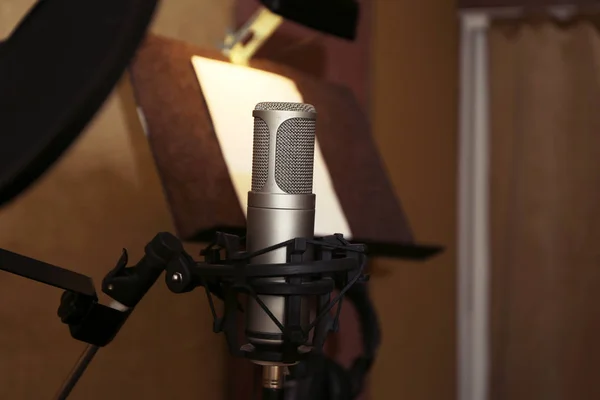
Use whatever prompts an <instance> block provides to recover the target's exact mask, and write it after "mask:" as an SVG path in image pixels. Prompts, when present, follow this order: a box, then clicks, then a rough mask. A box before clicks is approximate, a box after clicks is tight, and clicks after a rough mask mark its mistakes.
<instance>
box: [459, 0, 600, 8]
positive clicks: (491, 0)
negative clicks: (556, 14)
mask: <svg viewBox="0 0 600 400" xmlns="http://www.w3.org/2000/svg"><path fill="white" fill-rule="evenodd" d="M599 4H600V0H458V7H459V8H501V7H526V8H532V9H535V8H543V7H548V6H559V5H562V6H595V5H599Z"/></svg>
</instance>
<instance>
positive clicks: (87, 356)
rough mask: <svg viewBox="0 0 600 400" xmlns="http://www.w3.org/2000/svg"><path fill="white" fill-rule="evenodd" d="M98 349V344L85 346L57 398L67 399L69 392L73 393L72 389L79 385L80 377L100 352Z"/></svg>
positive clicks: (58, 399)
mask: <svg viewBox="0 0 600 400" xmlns="http://www.w3.org/2000/svg"><path fill="white" fill-rule="evenodd" d="M98 349H99V347H98V346H93V345H91V344H90V345H88V346H87V347H86V348H85V350H84V351H83V353H82V354H81V356H80V357H79V359H78V360H77V363H76V364H75V366H74V367H73V369H72V370H71V373H70V374H69V376H68V377H67V379H66V380H65V382H64V383H63V385H62V387H61V388H60V391H59V392H58V395H57V396H56V397H55V400H65V399H66V398H67V397H69V394H71V391H72V390H73V388H74V387H75V385H77V382H79V379H81V376H82V375H83V373H84V372H85V370H86V368H87V367H88V365H90V362H91V361H92V359H93V358H94V356H95V355H96V353H97V352H98Z"/></svg>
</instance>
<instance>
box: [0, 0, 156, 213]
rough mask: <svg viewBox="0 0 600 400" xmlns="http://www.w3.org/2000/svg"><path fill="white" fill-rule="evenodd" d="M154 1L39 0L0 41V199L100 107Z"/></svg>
mask: <svg viewBox="0 0 600 400" xmlns="http://www.w3.org/2000/svg"><path fill="white" fill-rule="evenodd" d="M157 4H158V0H86V1H80V0H44V1H38V3H37V4H36V5H35V6H34V7H33V8H32V9H31V10H30V11H29V12H28V13H27V15H26V16H25V17H24V18H23V19H22V20H21V22H20V23H19V25H18V26H17V27H16V28H15V30H14V31H13V32H12V34H11V35H10V36H9V37H8V38H7V39H6V41H5V42H3V43H2V46H1V47H0V93H1V94H2V95H1V96H0V205H2V204H4V203H6V202H8V201H10V200H12V199H13V198H14V197H16V196H17V195H18V194H20V193H21V192H22V191H24V190H25V189H27V188H28V187H29V186H30V185H31V184H32V183H33V182H34V181H35V180H36V179H37V178H38V177H40V176H41V175H42V174H43V173H44V172H45V171H46V170H47V169H48V168H49V167H50V166H51V165H52V164H53V163H54V162H55V161H56V160H57V159H58V158H59V157H60V156H61V155H62V154H63V152H64V151H65V150H66V149H67V148H68V147H69V145H70V144H71V143H72V142H73V141H74V140H75V139H76V138H77V136H78V135H79V134H80V133H81V132H82V130H83V129H84V128H85V126H86V125H87V124H88V123H89V121H90V120H91V119H92V118H93V116H94V115H95V114H96V112H97V111H98V109H100V107H101V106H102V104H103V103H104V101H105V100H106V98H107V97H108V95H109V94H110V92H111V91H112V89H113V87H114V86H115V85H116V83H117V82H118V80H119V79H120V77H121V75H122V74H123V72H124V70H125V68H126V67H127V65H128V64H129V62H130V60H131V58H132V57H133V55H134V53H135V51H136V49H137V47H138V46H139V44H140V42H141V41H142V39H143V38H144V36H145V32H146V30H147V28H148V25H149V24H150V22H151V20H152V16H153V15H154V11H155V9H156V7H157Z"/></svg>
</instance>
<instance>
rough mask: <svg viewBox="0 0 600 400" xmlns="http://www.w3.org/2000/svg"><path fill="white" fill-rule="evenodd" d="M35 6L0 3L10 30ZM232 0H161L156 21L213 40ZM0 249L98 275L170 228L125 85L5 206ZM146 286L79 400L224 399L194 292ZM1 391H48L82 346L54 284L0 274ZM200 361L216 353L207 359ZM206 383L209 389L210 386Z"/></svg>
mask: <svg viewBox="0 0 600 400" xmlns="http://www.w3.org/2000/svg"><path fill="white" fill-rule="evenodd" d="M32 3H33V1H32V0H4V1H3V2H2V4H0V29H1V30H0V37H5V36H6V35H7V34H8V33H9V32H10V30H11V29H12V27H13V26H14V25H15V24H16V23H17V21H18V20H19V18H21V17H22V15H23V14H24V13H25V12H26V10H27V9H28V8H29V7H30V6H31V4H32ZM231 5H232V0H225V1H224V0H218V1H215V0H174V1H164V2H163V5H162V7H161V8H160V10H159V13H158V16H157V18H156V20H155V23H154V25H153V30H154V31H155V32H158V33H162V34H167V35H169V36H172V37H177V38H181V39H185V40H187V41H191V42H194V43H198V44H200V45H204V46H215V45H216V44H217V43H218V41H219V39H221V38H222V37H223V34H224V32H225V31H226V29H227V27H228V24H229V22H230V18H231V16H232V12H231ZM0 226H2V229H1V230H0V247H2V248H6V249H9V250H13V251H16V252H20V253H23V254H27V255H29V256H32V257H35V258H39V259H41V260H44V261H47V262H51V263H55V264H57V265H60V266H63V267H66V268H69V269H72V270H76V271H79V272H82V273H84V274H88V275H91V276H92V277H94V279H95V282H96V283H97V284H98V283H99V282H100V280H101V279H102V277H103V276H104V274H106V272H108V270H109V269H111V268H112V267H113V266H114V264H115V262H116V260H117V259H118V257H119V255H120V252H121V248H122V247H127V248H128V249H129V250H130V256H131V257H130V260H132V261H134V260H137V259H139V257H140V256H141V255H142V253H143V246H144V245H145V243H146V242H148V241H149V240H150V239H151V238H152V237H153V236H154V235H155V234H156V233H157V232H159V231H161V230H170V231H172V230H173V227H172V223H171V220H170V215H169V213H168V210H167V206H166V202H165V200H164V198H163V194H162V190H161V187H160V183H159V181H158V178H157V175H156V171H155V167H154V163H153V161H152V158H151V155H150V152H149V148H148V144H147V142H146V140H145V138H144V136H143V133H142V131H141V129H140V126H139V123H138V121H137V119H136V117H135V109H134V108H133V99H132V95H131V89H130V86H129V84H128V82H127V81H126V80H124V81H123V82H121V84H120V85H119V87H118V88H117V89H116V90H115V93H113V95H112V96H111V97H110V99H109V100H108V101H107V102H106V104H105V106H104V108H103V109H102V111H101V112H100V113H99V115H98V116H97V117H96V118H95V120H94V121H93V123H92V124H91V125H90V126H89V127H88V129H87V130H86V131H85V132H84V134H83V135H82V136H81V137H80V139H79V141H78V142H77V143H76V144H75V145H74V146H73V147H72V148H71V149H70V150H69V151H68V153H67V154H66V156H65V157H63V158H62V159H61V160H60V161H59V162H58V163H57V164H56V165H55V166H54V167H53V168H52V170H51V171H50V172H49V173H48V174H46V175H45V176H44V177H43V178H42V179H40V180H39V181H38V182H37V183H36V185H35V186H34V187H33V188H31V189H30V190H29V191H27V192H26V193H25V194H24V195H22V196H21V197H20V198H19V199H18V200H17V201H14V202H13V203H12V204H10V205H8V206H6V207H4V208H3V209H2V210H0ZM163 282H164V281H163V280H162V279H161V280H159V282H158V284H157V285H156V286H155V288H153V290H151V291H150V292H149V294H148V295H147V297H146V298H145V299H144V301H142V302H141V303H140V305H139V308H138V309H137V310H136V311H135V312H134V314H133V315H132V317H131V318H130V320H129V321H128V323H127V325H125V327H124V329H123V331H122V332H121V334H120V335H119V336H118V337H117V339H116V340H115V342H114V343H113V344H111V345H110V346H108V347H107V348H106V349H102V350H101V351H100V352H99V353H98V356H97V358H96V360H95V361H94V362H93V363H92V364H91V366H90V369H89V371H88V373H87V374H86V375H85V376H84V378H83V379H82V381H81V384H80V385H79V386H78V387H77V388H76V389H75V391H74V392H73V396H72V398H73V399H74V400H76V399H90V400H92V399H108V398H111V399H133V398H139V399H166V398H169V399H188V398H197V396H198V393H199V392H198V391H199V390H203V391H205V390H206V392H204V393H203V395H202V396H201V397H202V398H203V399H219V398H222V390H221V388H223V387H224V365H225V364H224V357H225V356H224V355H225V348H224V346H223V338H222V337H221V336H218V335H215V334H213V333H212V329H211V326H212V325H211V324H212V321H211V318H210V315H209V310H208V306H207V304H206V301H205V299H204V298H203V297H202V295H201V294H199V293H192V294H188V295H173V294H171V293H170V292H168V290H167V289H166V287H165V285H164V283H163ZM0 293H1V296H0V301H1V302H2V304H3V306H2V307H0V326H1V328H0V354H2V356H1V357H0V376H2V379H0V397H1V398H13V399H35V400H37V399H47V398H51V397H52V395H53V393H54V392H55V391H56V390H57V389H58V387H59V386H60V384H61V382H62V380H63V379H64V378H65V377H66V375H67V374H68V372H69V370H70V368H71V366H72V364H73V363H74V362H75V360H76V359H77V357H78V355H79V353H80V352H81V351H82V349H83V344H82V343H79V342H76V341H74V340H73V339H71V338H70V336H69V334H68V330H67V327H66V326H64V325H62V324H61V323H60V321H59V319H58V318H57V317H56V310H57V307H58V304H59V298H60V291H59V290H56V289H53V288H48V287H44V286H43V285H39V284H35V283H32V282H29V281H26V280H24V279H21V278H18V277H14V276H12V275H9V274H0ZM206 360H211V362H210V363H209V364H207V362H206ZM207 388H215V390H212V391H211V390H210V389H207Z"/></svg>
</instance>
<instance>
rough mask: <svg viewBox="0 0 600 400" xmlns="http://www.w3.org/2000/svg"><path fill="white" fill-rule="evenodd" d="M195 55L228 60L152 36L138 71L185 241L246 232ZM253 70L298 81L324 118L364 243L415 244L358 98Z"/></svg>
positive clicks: (283, 70)
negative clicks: (240, 230) (235, 230)
mask: <svg viewBox="0 0 600 400" xmlns="http://www.w3.org/2000/svg"><path fill="white" fill-rule="evenodd" d="M194 54H197V55H202V56H205V57H212V58H214V59H222V56H221V55H220V54H219V53H215V52H210V51H206V50H203V49H200V48H197V47H194V46H191V45H188V44H185V43H183V42H178V41H174V40H169V39H165V38H161V37H157V36H149V37H148V39H147V41H146V43H145V44H144V45H143V46H142V48H141V49H140V51H139V53H138V55H137V57H136V59H135V61H134V62H133V63H132V67H131V75H132V80H133V84H134V87H135V90H136V98H137V100H138V103H139V104H140V105H141V107H142V109H143V111H144V114H145V117H146V123H147V128H148V132H149V141H150V144H151V146H152V149H153V154H154V157H155V159H156V162H157V165H158V170H159V173H160V175H161V178H162V182H163V185H164V187H165V191H166V194H167V198H168V200H169V203H170V206H171V210H172V212H173V216H174V219H175V225H176V227H177V230H178V232H179V234H180V235H181V236H182V237H183V238H185V239H198V238H204V237H205V236H204V235H205V234H206V233H210V232H212V231H213V230H214V229H215V228H220V227H229V228H243V227H244V225H245V220H244V216H243V213H242V210H241V209H240V208H239V202H238V200H237V197H236V195H235V193H234V190H233V186H232V183H231V180H230V178H229V175H228V173H227V168H226V165H225V161H224V159H223V156H222V154H221V152H220V149H219V146H218V142H217V138H216V136H215V133H214V131H213V128H212V125H211V122H210V118H209V114H208V110H207V107H206V104H205V100H204V98H203V96H202V93H201V91H200V88H199V84H198V81H197V78H196V75H195V73H194V70H193V68H192V65H191V62H190V59H191V56H192V55H194ZM252 66H254V67H256V68H260V69H263V70H266V71H270V72H275V73H279V74H281V75H284V76H287V77H289V78H291V79H292V80H294V81H295V82H296V84H297V86H298V88H299V90H300V92H301V93H302V94H303V96H304V99H305V101H306V102H308V103H311V104H313V105H314V106H315V107H316V108H317V110H319V125H318V130H319V142H320V145H321V150H322V152H323V155H324V158H325V160H326V162H327V165H328V168H329V172H330V174H331V177H332V181H333V184H334V187H335V189H336V192H337V193H338V196H339V199H340V203H341V205H342V209H343V210H344V213H345V214H346V216H347V218H348V222H349V225H350V228H351V230H352V232H353V235H354V236H355V237H356V238H357V240H358V239H360V240H365V241H368V242H392V243H410V242H412V234H411V232H410V229H409V226H408V222H407V220H406V218H405V216H404V212H403V211H402V208H401V206H400V203H399V201H398V200H397V198H396V196H395V194H394V192H393V189H392V187H391V185H390V183H389V181H388V179H387V173H386V171H385V169H384V167H383V166H382V164H381V162H380V158H379V154H378V151H377V148H376V147H375V145H374V143H373V141H372V139H371V135H370V133H369V124H368V121H367V120H366V118H365V117H364V115H363V114H362V113H361V112H360V108H359V107H358V104H357V103H356V100H355V99H354V97H353V96H352V94H351V93H350V91H349V90H348V89H346V88H343V87H341V86H338V85H334V84H330V83H326V82H324V81H321V80H317V79H314V78H311V77H309V76H307V75H304V74H302V73H299V72H298V71H296V70H293V69H291V68H287V67H285V66H280V65H277V64H274V63H272V62H270V61H264V60H256V61H254V62H253V63H252ZM249 112H250V110H249ZM217 155H218V156H217Z"/></svg>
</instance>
